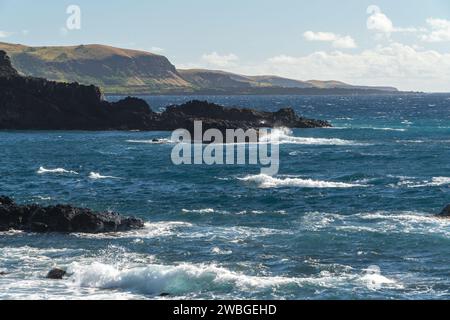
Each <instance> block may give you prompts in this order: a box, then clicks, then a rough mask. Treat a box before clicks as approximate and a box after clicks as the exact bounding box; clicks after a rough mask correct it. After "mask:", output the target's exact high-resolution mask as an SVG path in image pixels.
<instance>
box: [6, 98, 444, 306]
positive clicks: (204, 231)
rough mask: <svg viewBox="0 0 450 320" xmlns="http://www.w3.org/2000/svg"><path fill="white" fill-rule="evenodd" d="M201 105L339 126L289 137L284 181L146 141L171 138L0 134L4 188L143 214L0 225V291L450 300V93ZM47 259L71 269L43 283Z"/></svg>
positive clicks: (20, 197) (24, 197)
mask: <svg viewBox="0 0 450 320" xmlns="http://www.w3.org/2000/svg"><path fill="white" fill-rule="evenodd" d="M110 99H112V100H113V99H116V97H110ZM146 99H147V100H148V102H149V103H150V104H151V106H152V108H153V109H154V110H161V108H163V107H164V106H166V105H169V104H173V103H181V102H184V101H187V100H190V99H192V97H146ZM203 99H208V100H209V101H212V102H218V103H221V104H225V105H227V106H231V105H238V106H242V107H253V108H258V109H262V110H276V109H279V108H281V107H286V106H292V107H293V108H295V110H296V111H297V112H298V113H300V114H303V115H305V116H308V117H313V118H319V119H324V120H329V121H331V122H332V123H333V125H334V128H332V129H311V130H293V131H292V132H289V131H286V130H284V131H280V132H279V135H280V137H281V145H280V155H281V158H280V160H281V165H280V173H279V175H277V176H276V177H268V176H263V175H260V172H259V167H258V166H206V165H205V166H174V165H172V163H171V160H170V154H171V150H172V148H173V144H171V143H170V142H167V143H164V144H152V143H151V140H152V139H153V138H161V139H164V138H169V135H170V134H169V133H166V132H153V133H144V132H0V147H1V150H2V157H0V174H1V180H0V193H1V194H6V195H10V196H13V197H14V198H15V199H16V200H17V201H19V202H22V203H32V202H37V203H41V204H56V203H71V204H74V205H77V206H86V207H91V208H93V209H97V210H114V211H118V212H121V213H124V214H130V215H136V216H139V217H142V218H143V219H144V220H145V221H146V228H145V229H144V230H139V231H134V232H129V233H124V234H120V235H98V236H93V235H81V234H76V235H59V234H49V235H37V234H26V233H20V232H9V233H0V248H1V249H0V272H2V271H3V272H7V273H8V274H7V275H4V276H0V299H6V298H14V299H21V298H34V299H44V298H45V299H58V298H59V299H60V298H69V299H79V298H98V299H114V298H119V299H120V298H136V299H141V298H143V299H159V297H158V296H159V294H161V293H163V292H164V293H166V292H167V293H170V294H171V295H172V298H180V299H189V298H199V299H208V298H218V299H223V298H250V299H348V298H349V299H356V298H369V299H373V298H376V299H448V298H449V296H450V294H449V289H450V268H449V262H450V258H449V257H450V221H446V220H439V219H436V218H434V217H433V214H435V213H437V212H439V211H440V210H441V209H442V208H443V207H444V205H446V204H448V203H450V162H449V155H450V95H417V96H404V97H398V96H382V97H337V96H327V97H296V96H287V97H280V96H263V97H261V96H251V97H203ZM57 169H59V170H57ZM53 266H59V267H65V268H68V269H69V272H70V273H71V274H72V276H71V277H70V278H68V279H66V280H63V281H60V282H58V281H57V282H55V281H49V280H46V279H44V276H45V275H46V273H47V272H48V270H49V269H50V268H52V267H53Z"/></svg>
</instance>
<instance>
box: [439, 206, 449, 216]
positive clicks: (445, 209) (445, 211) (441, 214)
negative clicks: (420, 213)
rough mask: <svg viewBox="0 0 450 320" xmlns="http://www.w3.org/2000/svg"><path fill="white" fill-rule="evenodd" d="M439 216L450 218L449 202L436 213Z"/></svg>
mask: <svg viewBox="0 0 450 320" xmlns="http://www.w3.org/2000/svg"><path fill="white" fill-rule="evenodd" d="M438 217H441V218H450V204H449V205H448V206H447V207H445V208H444V210H442V212H441V213H440V214H439V215H438Z"/></svg>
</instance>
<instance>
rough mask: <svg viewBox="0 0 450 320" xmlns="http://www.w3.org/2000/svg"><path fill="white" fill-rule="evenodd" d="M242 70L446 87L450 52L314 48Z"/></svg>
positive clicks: (404, 47) (393, 47)
mask: <svg viewBox="0 0 450 320" xmlns="http://www.w3.org/2000/svg"><path fill="white" fill-rule="evenodd" d="M241 71H242V70H241ZM243 72H247V73H251V74H276V75H280V76H284V77H290V78H295V79H303V80H308V79H321V80H330V79H333V80H342V81H347V82H350V83H353V84H360V85H383V86H386V85H393V86H396V87H398V88H400V89H402V90H417V91H446V92H448V91H449V90H450V85H449V84H448V75H449V74H450V54H442V53H439V52H436V51H433V50H422V49H418V48H414V47H413V46H408V45H404V44H400V43H391V44H389V45H388V46H377V47H376V48H374V49H368V50H364V51H362V52H361V53H356V54H349V53H343V52H341V51H334V52H323V51H318V52H315V53H312V54H310V55H306V56H300V57H294V56H288V55H280V56H276V57H272V58H270V59H268V60H267V61H266V64H265V65H264V66H263V67H262V68H261V67H255V68H247V69H246V70H244V71H243Z"/></svg>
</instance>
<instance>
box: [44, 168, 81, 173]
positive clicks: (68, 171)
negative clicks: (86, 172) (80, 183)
mask: <svg viewBox="0 0 450 320" xmlns="http://www.w3.org/2000/svg"><path fill="white" fill-rule="evenodd" d="M47 173H56V174H78V172H76V171H71V170H66V169H64V168H56V169H46V168H44V167H40V168H39V170H38V171H37V174H47Z"/></svg>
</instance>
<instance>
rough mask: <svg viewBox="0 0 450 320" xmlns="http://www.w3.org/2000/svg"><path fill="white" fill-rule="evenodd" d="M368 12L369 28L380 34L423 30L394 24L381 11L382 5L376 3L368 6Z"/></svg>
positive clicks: (387, 34) (388, 34)
mask: <svg viewBox="0 0 450 320" xmlns="http://www.w3.org/2000/svg"><path fill="white" fill-rule="evenodd" d="M367 14H369V18H367V29H369V30H370V31H374V32H377V33H379V34H384V35H386V36H387V37H389V36H390V35H391V33H394V32H404V33H407V32H418V31H421V29H417V28H414V27H408V28H401V27H396V26H394V23H393V22H392V20H391V19H389V17H388V16H387V15H385V14H384V13H383V12H382V11H381V9H380V7H378V6H375V5H371V6H369V7H368V8H367Z"/></svg>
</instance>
